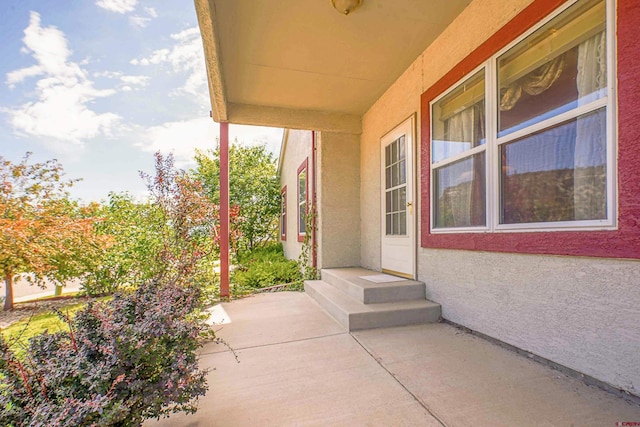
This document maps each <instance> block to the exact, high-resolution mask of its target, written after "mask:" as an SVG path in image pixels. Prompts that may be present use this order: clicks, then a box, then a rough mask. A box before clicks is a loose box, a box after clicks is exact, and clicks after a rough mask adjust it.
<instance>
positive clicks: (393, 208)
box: [380, 116, 416, 278]
mask: <svg viewBox="0 0 640 427" xmlns="http://www.w3.org/2000/svg"><path fill="white" fill-rule="evenodd" d="M414 129H415V122H414V117H413V116H411V117H410V118H408V119H407V120H405V121H404V122H402V123H401V124H400V125H399V126H398V127H396V128H395V129H393V130H392V131H391V132H389V133H388V134H386V135H385V136H384V137H382V140H381V156H380V157H381V159H382V162H381V163H382V164H381V169H382V175H381V178H382V180H381V184H382V185H381V186H380V187H381V189H382V221H381V223H382V271H383V272H385V273H390V274H395V275H399V276H403V277H408V278H414V277H415V258H416V220H415V213H416V209H415V208H416V206H415V205H416V203H415V197H414V196H415V193H414V191H415V190H414V188H415V185H414V183H415V168H414V152H415V136H414Z"/></svg>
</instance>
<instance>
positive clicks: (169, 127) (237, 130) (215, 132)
mask: <svg viewBox="0 0 640 427" xmlns="http://www.w3.org/2000/svg"><path fill="white" fill-rule="evenodd" d="M140 135H141V138H140V141H141V142H139V143H137V144H136V145H137V147H138V148H140V149H141V150H143V151H148V152H156V151H160V152H163V153H173V155H174V157H175V160H176V165H177V166H179V167H186V166H190V165H193V164H194V161H193V156H194V154H195V150H196V148H198V149H201V150H206V149H215V148H216V147H217V145H218V137H219V135H220V125H219V124H218V123H215V122H213V121H212V120H211V119H210V118H208V117H202V118H197V119H192V120H182V121H177V122H167V123H164V124H162V125H159V126H152V127H149V128H146V129H144V130H140ZM229 139H230V140H231V141H237V142H238V143H241V144H244V145H258V144H260V145H266V146H267V149H268V150H269V151H270V152H272V153H274V154H277V153H278V152H279V149H280V142H281V141H282V129H279V128H265V127H258V126H244V125H230V126H229Z"/></svg>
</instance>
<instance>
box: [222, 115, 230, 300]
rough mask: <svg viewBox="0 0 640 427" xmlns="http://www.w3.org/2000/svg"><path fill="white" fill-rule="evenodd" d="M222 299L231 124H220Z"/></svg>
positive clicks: (225, 273) (225, 295) (225, 286)
mask: <svg viewBox="0 0 640 427" xmlns="http://www.w3.org/2000/svg"><path fill="white" fill-rule="evenodd" d="M220 297H221V298H228V297H229V123H227V122H220Z"/></svg>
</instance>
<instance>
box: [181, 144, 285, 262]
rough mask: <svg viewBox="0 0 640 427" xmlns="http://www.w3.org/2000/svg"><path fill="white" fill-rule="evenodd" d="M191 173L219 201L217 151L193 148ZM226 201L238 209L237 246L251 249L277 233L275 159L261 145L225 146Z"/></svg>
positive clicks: (277, 197) (278, 194)
mask: <svg viewBox="0 0 640 427" xmlns="http://www.w3.org/2000/svg"><path fill="white" fill-rule="evenodd" d="M195 160H196V162H197V164H198V166H197V167H196V169H195V170H193V171H192V173H193V174H194V175H195V176H196V177H197V178H198V179H200V180H201V181H202V182H203V186H204V189H205V191H206V193H207V194H208V196H209V197H210V198H211V199H212V200H214V202H215V203H219V191H220V175H219V171H220V151H219V149H218V150H215V151H214V150H208V151H206V152H203V151H197V152H196V157H195ZM229 202H230V204H231V205H232V206H234V205H235V206H237V207H238V209H239V215H240V221H239V223H238V226H239V231H240V237H239V241H238V248H237V249H238V250H249V251H250V250H253V249H254V248H255V247H257V246H260V245H261V244H263V243H265V242H268V241H270V240H274V239H275V238H276V236H277V228H278V217H279V213H280V188H279V181H278V177H277V170H276V162H275V159H274V158H273V156H272V155H271V153H269V152H268V151H267V149H266V147H265V146H251V147H247V146H242V145H239V144H238V143H237V141H236V143H235V144H232V145H231V146H230V147H229Z"/></svg>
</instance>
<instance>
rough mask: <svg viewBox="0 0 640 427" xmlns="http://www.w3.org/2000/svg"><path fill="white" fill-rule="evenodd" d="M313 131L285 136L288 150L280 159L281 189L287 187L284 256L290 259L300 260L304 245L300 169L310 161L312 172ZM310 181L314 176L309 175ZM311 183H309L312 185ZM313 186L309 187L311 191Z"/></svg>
mask: <svg viewBox="0 0 640 427" xmlns="http://www.w3.org/2000/svg"><path fill="white" fill-rule="evenodd" d="M311 138H312V133H311V131H308V130H307V131H301V130H289V131H288V132H287V133H286V134H285V139H286V141H283V143H285V144H286V149H284V150H282V151H283V153H282V158H281V159H280V165H279V166H280V189H282V187H283V186H285V185H286V186H287V195H286V198H287V215H286V217H287V236H286V240H284V241H282V247H283V249H284V254H285V256H286V257H287V258H289V259H294V260H295V259H298V258H299V257H300V252H301V251H302V243H300V242H298V167H299V166H300V165H301V164H302V162H304V161H305V159H309V170H311V167H310V165H311ZM308 176H309V179H312V176H311V175H310V174H309V175H308ZM310 182H311V181H309V183H310ZM310 189H311V186H310V185H309V190H310Z"/></svg>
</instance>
